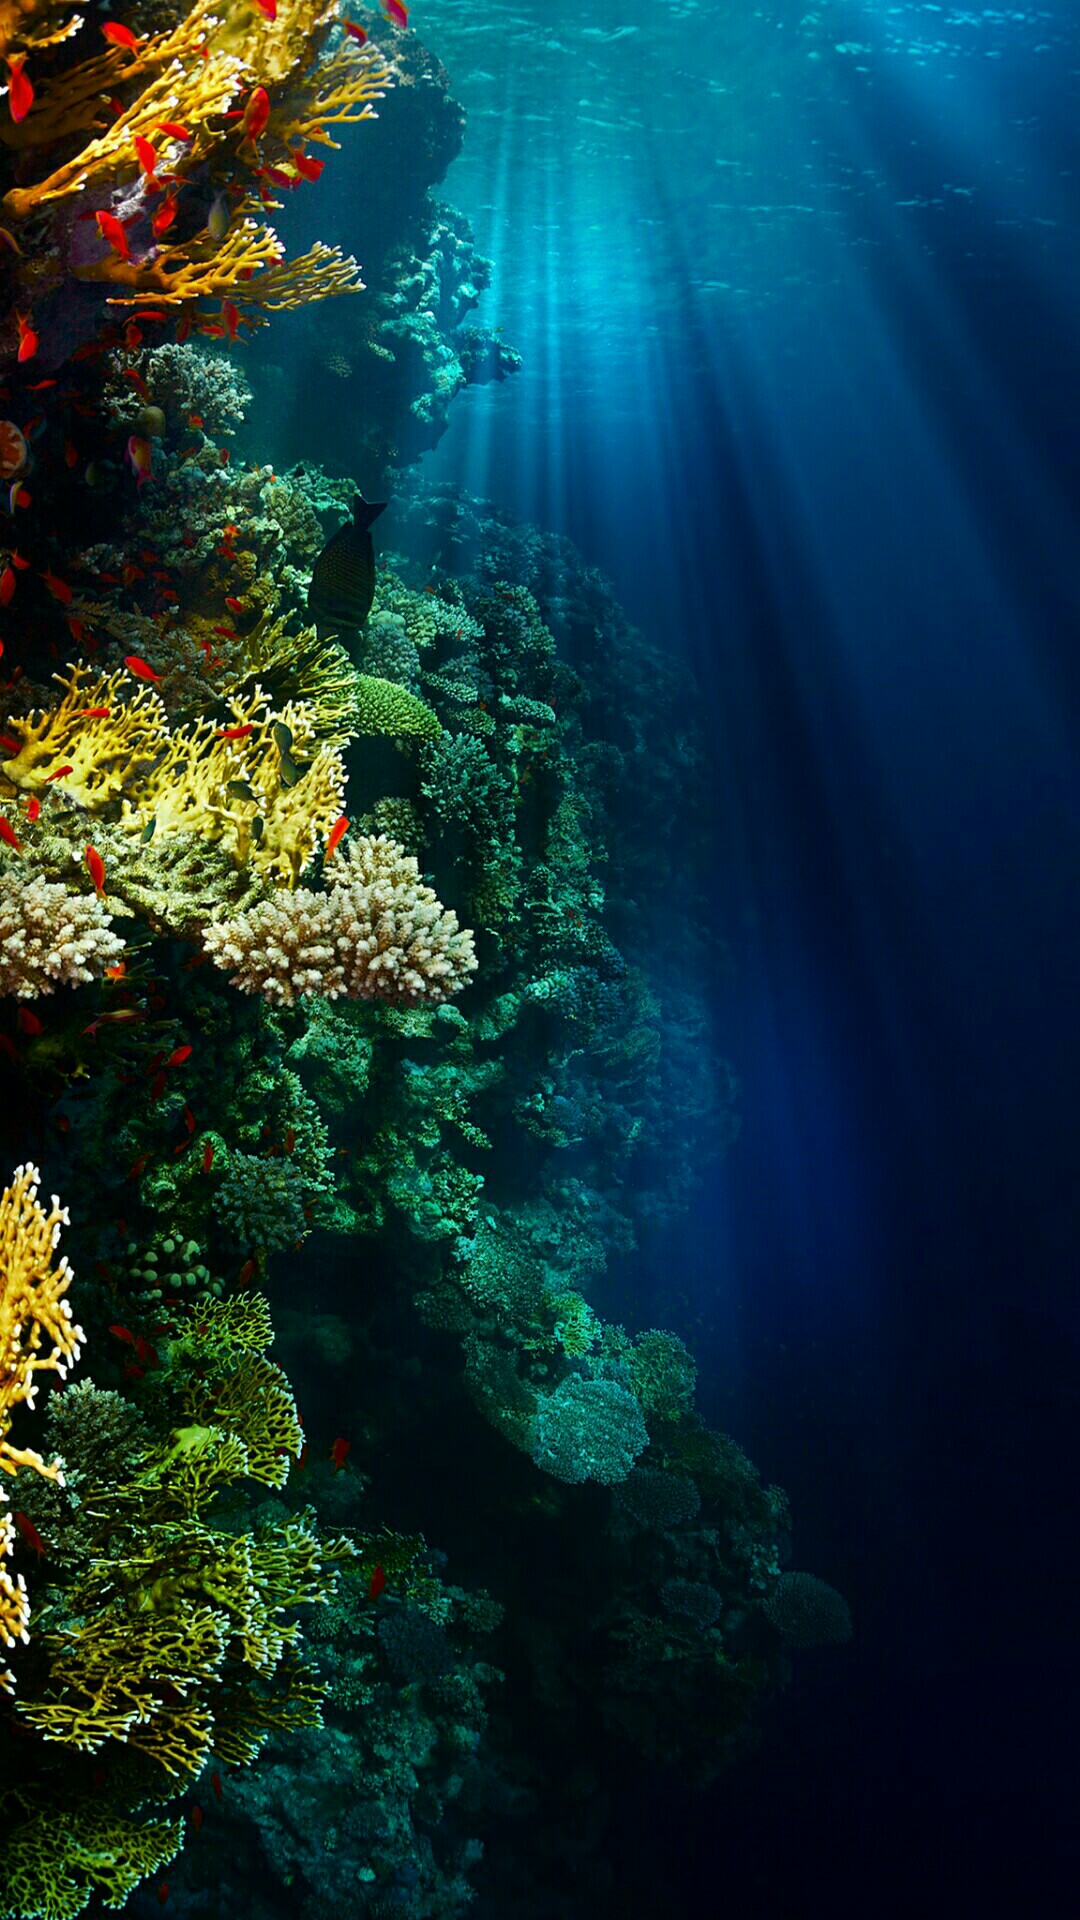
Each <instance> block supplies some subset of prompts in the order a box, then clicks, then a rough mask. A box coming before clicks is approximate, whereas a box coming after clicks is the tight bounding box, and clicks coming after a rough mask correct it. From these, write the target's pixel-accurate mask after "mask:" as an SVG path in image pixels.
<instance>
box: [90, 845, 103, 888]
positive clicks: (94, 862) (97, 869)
mask: <svg viewBox="0 0 1080 1920" xmlns="http://www.w3.org/2000/svg"><path fill="white" fill-rule="evenodd" d="M86 871H87V873H88V874H89V875H90V878H91V880H92V881H93V883H94V892H95V893H96V894H97V897H98V899H99V900H101V899H103V898H104V894H105V862H104V860H103V859H102V857H101V855H100V853H99V852H98V850H97V848H96V847H87V849H86Z"/></svg>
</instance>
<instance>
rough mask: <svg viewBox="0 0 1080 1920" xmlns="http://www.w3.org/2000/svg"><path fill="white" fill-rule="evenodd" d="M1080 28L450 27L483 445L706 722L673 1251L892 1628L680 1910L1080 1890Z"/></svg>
mask: <svg viewBox="0 0 1080 1920" xmlns="http://www.w3.org/2000/svg"><path fill="white" fill-rule="evenodd" d="M1077 24H1078V23H1077V18H1076V14H1075V9H1073V8H1071V7H1068V6H1062V7H1051V8H1039V9H1032V10H1027V9H1009V10H1004V9H994V8H985V9H984V8H977V9H968V8H960V7H949V6H929V5H912V6H888V7H886V6H884V5H857V6H832V5H825V6H821V7H804V6H802V5H801V4H799V5H795V6H792V7H785V6H771V7H770V6H765V7H760V8H754V9H752V10H751V9H745V10H742V9H740V10H738V11H735V10H731V9H726V8H722V7H720V6H715V5H713V6H709V5H703V6H695V5H679V6H674V7H670V8H668V7H663V8H658V7H654V6H650V7H648V8H646V7H643V6H642V7H639V6H636V5H634V4H621V5H609V6H600V7H596V8H590V9H588V10H587V11H582V10H581V9H579V8H573V7H566V6H556V7H554V8H553V7H549V6H545V7H543V8H535V9H532V8H529V7H528V6H514V7H512V8H510V9H508V10H506V11H505V12H504V11H501V10H499V9H494V10H491V9H485V10H484V11H483V13H482V14H479V15H478V14H477V13H476V11H475V10H474V9H471V8H469V9H464V8H462V9H454V8H451V7H447V8H445V9H440V12H439V19H438V28H437V31H435V32H433V42H434V44H436V46H437V47H438V48H439V50H440V51H441V52H443V51H444V50H445V54H444V57H446V58H447V61H448V64H450V66H451V67H452V70H453V71H454V73H455V76H456V77H458V78H459V79H460V91H461V98H462V99H463V101H464V102H465V104H466V107H467V109H468V111H469V134H468V139H467V142H466V147H465V150H464V152H463V155H462V158H461V160H460V161H459V162H458V163H457V165H456V167H455V169H454V172H453V174H452V176H451V182H452V185H453V187H454V190H455V192H456V193H457V195H458V197H459V200H460V203H461V204H462V205H463V206H465V207H466V208H467V209H468V211H469V213H470V215H471V217H472V218H473V220H474V222H475V223H476V227H477V231H478V234H479V236H480V237H481V240H482V244H483V246H484V248H485V250H486V251H488V252H490V253H491V255H492V256H493V258H494V259H495V262H496V270H495V281H494V289H493V296H491V297H490V298H489V309H488V310H490V311H491V312H492V313H494V311H495V309H496V308H497V311H498V317H499V319H500V320H505V322H506V325H507V332H508V335H509V336H510V337H512V338H513V340H514V343H515V344H516V345H517V346H519V347H520V349H521V351H522V354H523V357H524V362H525V365H524V368H523V371H522V373H521V375H520V376H519V377H518V378H517V379H516V380H514V381H513V382H510V383H508V384H507V386H505V387H498V388H488V389H481V390H478V391H476V392H475V393H470V394H469V395H467V396H465V399H464V401H463V404H462V407H461V409H460V411H459V414H458V417H457V418H456V419H455V421H454V422H453V424H452V425H451V428H450V430H449V432H448V434H447V436H446V439H445V441H444V442H443V444H442V446H441V447H440V449H439V451H438V453H437V454H436V455H435V456H434V462H435V464H436V466H437V468H438V470H439V471H441V472H443V473H446V474H453V475H455V476H456V477H463V478H464V479H465V480H466V482H467V483H472V484H476V485H478V486H480V487H481V488H484V489H487V490H490V491H494V492H495V493H496V494H497V496H498V497H499V498H500V499H505V500H507V501H512V502H513V504H514V507H515V509H516V510H517V511H519V512H521V513H522V514H523V515H525V516H527V517H529V518H533V519H536V520H539V521H540V522H541V523H542V524H554V525H557V526H559V527H560V528H563V529H565V530H566V531H567V532H568V533H569V534H571V536H572V537H573V539H574V540H575V541H576V543H577V544H578V545H579V547H580V548H581V549H582V550H583V551H584V552H585V553H586V554H587V555H588V557H589V558H590V559H592V560H595V561H596V562H598V564H600V565H601V566H603V567H604V568H605V569H606V570H608V571H609V572H610V573H611V574H612V576H613V578H614V580H615V581H616V583H617V586H618V588H619V590H620V592H621V594H622V595H623V597H624V599H625V602H626V604H627V606H628V608H629V609H630V611H631V614H632V617H633V618H634V619H635V620H636V621H637V622H638V623H639V624H640V625H641V626H642V627H644V628H646V629H647V630H648V631H649V632H650V633H651V634H653V635H661V636H663V643H664V645H665V646H666V647H668V648H670V650H671V651H672V652H673V653H675V654H677V655H678V656H679V657H680V658H683V659H686V660H687V661H689V662H690V663H691V664H692V666H693V669H694V672H695V674H696V676H697V678H698V684H699V686H700V688H701V690H702V700H703V703H704V706H703V712H704V714H705V715H706V716H707V726H708V733H709V741H710V777H711V780H712V783H713V791H714V796H715V808H716V820H717V831H716V840H715V854H714V865H713V868H712V874H711V887H712V896H711V897H712V904H713V910H714V914H715V926H716V928H717V931H718V933H719V934H720V935H721V936H722V937H723V939H724V940H725V942H727V943H728V945H729V947H730V949H731V952H732V955H733V959H734V971H733V975H732V976H725V977H724V979H723V981H722V982H721V981H720V980H719V978H718V979H717V990H716V999H715V1020H716V1043H717V1046H718V1048H719V1049H721V1050H722V1051H723V1053H724V1054H725V1056H726V1057H727V1058H728V1059H729V1060H731V1061H732V1062H733V1063H734V1066H735V1070H736V1072H737V1074H738V1077H739V1080H740V1082H741V1094H740V1109H741V1114H742V1131H741V1135H740V1138H739V1140H738V1142H737V1143H736V1145H735V1147H734V1148H733V1149H732V1151H731V1152H730V1154H729V1155H728V1157H727V1158H726V1160H725V1161H724V1163H723V1165H722V1167H721V1168H720V1169H719V1171H716V1172H713V1173H712V1174H711V1176H710V1178H709V1180H708V1184H707V1187H706V1189H705V1191H704V1193H703V1194H702V1195H701V1196H700V1197H699V1198H698V1200H697V1201H696V1202H695V1204H694V1205H693V1208H692V1211H691V1214H690V1216H689V1219H688V1220H687V1222H686V1223H685V1225H684V1226H683V1227H681V1228H677V1229H675V1230H674V1231H673V1232H672V1233H671V1234H670V1235H668V1234H665V1236H664V1239H663V1243H662V1245H661V1246H660V1247H659V1248H656V1249H652V1250H650V1251H649V1252H648V1253H647V1254H646V1255H645V1256H644V1257H643V1259H642V1261H641V1262H640V1270H639V1272H638V1273H637V1276H636V1277H637V1280H638V1284H639V1285H640V1287H641V1289H642V1294H643V1296H644V1298H645V1300H646V1301H647V1302H648V1303H649V1306H650V1308H651V1310H652V1311H653V1312H654V1313H655V1314H656V1315H657V1316H666V1317H667V1320H668V1323H670V1324H677V1325H678V1326H679V1327H680V1328H685V1329H687V1330H690V1331H692V1332H693V1334H694V1336H695V1348H696V1351H697V1353H698V1356H699V1359H701V1361H702V1365H703V1371H704V1374H705V1377H706V1387H705V1392H706V1396H709V1395H710V1394H711V1396H712V1398H711V1408H712V1410H713V1411H714V1412H715V1415H716V1417H717V1418H718V1419H719V1421H720V1423H721V1424H723V1425H726V1426H727V1427H729V1428H730V1429H731V1430H732V1431H734V1432H737V1433H738V1434H739V1435H740V1438H741V1439H742V1440H743V1441H744V1443H745V1444H746V1445H747V1447H748V1449H749V1450H750V1452H751V1454H752V1455H753V1457H754V1458H755V1459H756V1460H757V1461H759V1462H760V1463H761V1465H762V1467H763V1470H764V1471H765V1472H766V1475H767V1476H775V1477H777V1478H779V1479H781V1480H782V1481H783V1482H784V1484H785V1485H786V1486H788V1487H789V1489H790V1490H791V1492H792V1496H793V1504H794V1507H795V1510H796V1512H797V1513H798V1515H799V1522H798V1541H799V1557H800V1559H801V1560H803V1561H805V1562H806V1563H807V1564H812V1565H813V1566H814V1567H815V1568H816V1569H817V1570H818V1571H819V1572H821V1573H824V1574H825V1575H826V1576H827V1577H828V1578H829V1579H833V1580H835V1581H836V1583H837V1584H838V1585H839V1586H840V1587H841V1588H842V1589H843V1590H844V1592H845V1593H846V1594H847V1595H848V1597H849V1598H850V1600H851V1602H852V1606H853V1610H854V1613H855V1617H856V1622H857V1631H856V1640H855V1643H854V1645H853V1646H852V1647H851V1648H849V1649H846V1650H845V1652H844V1656H843V1665H842V1667H841V1666H840V1664H839V1662H838V1660H837V1658H836V1656H826V1655H817V1656H804V1662H803V1664H802V1665H801V1667H800V1671H799V1674H798V1682H797V1685H796V1687H795V1689H794V1690H793V1691H792V1692H790V1693H788V1694H787V1695H785V1697H784V1700H783V1704H782V1707H781V1709H780V1713H779V1718H778V1719H777V1720H774V1721H773V1722H772V1724H771V1725H770V1726H769V1728H768V1730H767V1731H766V1734H765V1741H764V1750H763V1752H762V1753H761V1754H760V1755H759V1756H758V1758H757V1759H756V1761H753V1762H751V1763H749V1764H748V1767H747V1769H746V1771H745V1772H743V1773H741V1774H739V1775H738V1777H736V1778H735V1779H734V1780H731V1779H728V1780H725V1782H724V1783H723V1784H722V1786H721V1788H720V1789H719V1790H718V1791H717V1792H716V1793H715V1794H714V1796H713V1798H712V1801H711V1802H710V1805H709V1808H708V1812H707V1815H705V1816H704V1817H703V1814H702V1809H701V1807H700V1805H699V1806H697V1807H690V1808H687V1807H686V1806H685V1804H684V1803H683V1802H682V1801H681V1799H680V1797H679V1796H677V1795H671V1794H668V1795H666V1796H665V1797H664V1798H663V1799H662V1800H661V1802H660V1808H661V1811H660V1812H659V1813H658V1812H657V1809H656V1808H655V1807H654V1806H652V1805H651V1804H650V1803H649V1802H648V1800H647V1798H643V1799H642V1800H641V1801H640V1802H639V1803H638V1804H637V1806H636V1819H635V1820H631V1821H628V1822H627V1826H626V1835H625V1837H626V1842H627V1845H628V1847H629V1848H630V1849H631V1850H632V1853H633V1857H634V1858H635V1860H636V1861H637V1862H638V1864H639V1865H640V1866H641V1868H642V1870H643V1872H645V1873H646V1877H647V1878H648V1881H649V1885H650V1888H651V1890H652V1894H653V1898H654V1899H655V1900H656V1901H657V1902H659V1903H661V1905H660V1909H659V1910H663V1904H662V1903H663V1902H664V1900H665V1898H667V1899H668V1900H670V1901H671V1902H672V1903H673V1904H672V1907H671V1909H670V1910H674V1911H679V1912H683V1911H685V1912H687V1913H693V1912H697V1911H704V1910H705V1904H704V1903H705V1902H706V1900H711V1899H712V1898H715V1899H720V1898H724V1899H731V1900H732V1901H733V1903H734V1905H735V1907H736V1909H737V1910H739V1911H743V1912H755V1913H766V1912H767V1913H794V1912H796V1911H800V1910H802V1909H803V1908H804V1906H805V1905H806V1904H807V1903H809V1904H811V1905H813V1906H816V1905H818V1904H820V1905H821V1906H822V1907H825V1906H826V1905H828V1907H829V1908H830V1909H831V1910H833V1911H840V1912H843V1913H851V1914H855V1913H860V1914H861V1913H865V1912H867V1911H875V1912H890V1913H891V1912H897V1913H899V1912H905V1913H907V1912H911V1911H912V1910H916V1911H924V1912H928V1913H944V1912H945V1911H946V1910H951V1911H957V1910H958V1911H975V1910H976V1908H980V1909H981V1910H983V1911H992V1912H999V1911H1013V1910H1015V1907H1016V1904H1017V1903H1020V1902H1022V1901H1023V1902H1026V1901H1027V1900H1032V1901H1035V1902H1036V1903H1037V1902H1038V1901H1040V1900H1051V1901H1053V1900H1054V1899H1056V1897H1057V1891H1058V1890H1059V1889H1061V1888H1062V1887H1063V1886H1064V1885H1065V1884H1067V1878H1068V1867H1067V1860H1068V1840H1067V1835H1068V1831H1069V1827H1070V1824H1071V1815H1070V1811H1069V1807H1070V1799H1071V1794H1072V1784H1073V1782H1074V1778H1075V1775H1074V1769H1073V1766H1072V1762H1071V1759H1070V1748H1071V1744H1072V1742H1071V1732H1072V1724H1073V1721H1074V1718H1075V1708H1076V1703H1077V1691H1076V1678H1077V1676H1076V1656H1075V1647H1074V1639H1073V1633H1072V1628H1071V1623H1070V1614H1071V1607H1070V1605H1069V1602H1068V1601H1067V1599H1066V1598H1065V1596H1066V1594H1067V1593H1068V1592H1069V1591H1071V1585H1072V1583H1071V1573H1070V1572H1069V1571H1067V1569H1071V1566H1072V1563H1073V1552H1072V1547H1071V1543H1070V1542H1069V1541H1068V1539H1067V1538H1065V1537H1063V1534H1064V1535H1067V1533H1068V1527H1067V1525H1066V1527H1065V1528H1064V1530H1063V1528H1062V1524H1061V1522H1062V1517H1063V1514H1064V1511H1065V1509H1066V1507H1067V1505H1068V1503H1069V1495H1068V1492H1067V1487H1068V1480H1069V1477H1070V1468H1069V1462H1070V1460H1071V1457H1072V1454H1073V1451H1074V1439H1075V1430H1076V1419H1077V1411H1078V1387H1080V1349H1078V1345H1077V1340H1078V1336H1080V1326H1078V1314H1077V1304H1076V1298H1077V1297H1076V1280H1075V1276H1076V1245H1077V1235H1076V1228H1077V1204H1076V1195H1077V1187H1076V1171H1077V1145H1078V1132H1077V1124H1076V1114H1075V1097H1074V1089H1075V1086H1076V1084H1077V1067H1078V1064H1080V1063H1078V1043H1077V1024H1076V1018H1075V1011H1074V1007H1073V1000H1074V983H1075V979H1076V972H1077V958H1078V953H1077V908H1076V894H1075V888H1076V877H1077V871H1078V855H1080V814H1078V808H1077V802H1078V797H1080V795H1078V781H1077V774H1078V767H1077V759H1076V746H1077V734H1076V718H1077V705H1076V696H1077V690H1078V687H1077V674H1076V666H1075V634H1076V630H1077V614H1078V611H1080V539H1078V534H1080V528H1078V525H1077V503H1078V500H1080V460H1078V444H1080V442H1078V435H1077V399H1078V390H1077V380H1076V370H1075V348H1074V343H1075V338H1076V325H1077V315H1078V291H1080V290H1078V281H1077V273H1078V269H1077V252H1076V244H1075V241H1076V232H1077V222H1078V217H1080V200H1078V195H1077V178H1078V175H1077V167H1078V163H1080V155H1078V150H1077V141H1076V107H1077V50H1078V49H1077ZM673 1313H674V1315H675V1318H674V1320H673V1319H672V1315H673ZM830 1660H831V1662H832V1664H827V1662H828V1661H830ZM643 1833H644V1834H645V1836H646V1837H645V1838H642V1837H641V1836H642V1834H643ZM710 1888H713V1889H715V1893H714V1894H712V1895H710V1891H709V1890H710ZM654 1910H657V1909H656V1908H654Z"/></svg>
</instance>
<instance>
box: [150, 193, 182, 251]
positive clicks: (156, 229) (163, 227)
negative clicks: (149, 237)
mask: <svg viewBox="0 0 1080 1920" xmlns="http://www.w3.org/2000/svg"><path fill="white" fill-rule="evenodd" d="M175 219H176V195H175V193H167V194H166V195H165V198H164V200H163V201H162V203H161V205H160V207H159V208H158V210H157V212H156V213H155V214H154V216H153V218H152V219H151V221H150V226H151V229H152V231H153V235H154V238H155V240H160V239H161V236H162V234H163V233H168V231H169V228H170V227H171V226H172V223H173V221H174V220H175Z"/></svg>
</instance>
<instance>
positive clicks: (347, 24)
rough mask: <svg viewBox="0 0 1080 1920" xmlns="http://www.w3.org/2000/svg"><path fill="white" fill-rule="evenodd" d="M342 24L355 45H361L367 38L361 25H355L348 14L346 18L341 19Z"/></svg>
mask: <svg viewBox="0 0 1080 1920" xmlns="http://www.w3.org/2000/svg"><path fill="white" fill-rule="evenodd" d="M342 25H343V27H344V28H345V31H346V33H347V34H348V36H349V38H350V40H355V41H356V44H357V46H358V47H362V46H363V45H364V42H365V40H366V39H367V34H366V33H365V31H364V29H363V27H360V26H357V23H356V21H355V20H350V19H349V18H348V16H346V18H345V19H344V20H343V21H342Z"/></svg>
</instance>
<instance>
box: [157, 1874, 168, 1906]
mask: <svg viewBox="0 0 1080 1920" xmlns="http://www.w3.org/2000/svg"><path fill="white" fill-rule="evenodd" d="M157 1897H158V1906H159V1907H163V1906H164V1905H165V1902H166V1900H167V1899H168V1897H169V1883H168V1881H167V1880H163V1881H162V1883H161V1885H160V1887H159V1888H158V1890H157Z"/></svg>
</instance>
